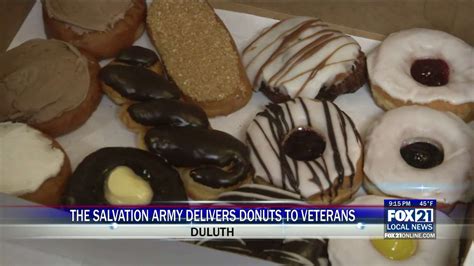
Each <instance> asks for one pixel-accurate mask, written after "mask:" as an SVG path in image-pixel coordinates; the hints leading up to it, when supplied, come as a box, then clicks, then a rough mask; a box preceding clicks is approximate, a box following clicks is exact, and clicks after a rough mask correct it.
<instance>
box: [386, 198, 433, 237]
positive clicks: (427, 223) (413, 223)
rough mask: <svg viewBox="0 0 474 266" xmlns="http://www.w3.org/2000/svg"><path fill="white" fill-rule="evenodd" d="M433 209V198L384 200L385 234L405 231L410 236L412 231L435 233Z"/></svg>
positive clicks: (399, 233) (397, 233)
mask: <svg viewBox="0 0 474 266" xmlns="http://www.w3.org/2000/svg"><path fill="white" fill-rule="evenodd" d="M435 209H436V201H435V200H402V199H387V200H385V202H384V222H385V235H386V236H387V235H390V234H387V233H396V235H397V236H398V235H401V234H402V233H406V236H407V237H410V236H413V233H435V225H436V211H435ZM415 237H416V235H415Z"/></svg>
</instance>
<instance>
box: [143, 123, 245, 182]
mask: <svg viewBox="0 0 474 266" xmlns="http://www.w3.org/2000/svg"><path fill="white" fill-rule="evenodd" d="M145 144H146V146H147V148H148V150H150V151H151V152H153V153H156V154H157V155H159V156H160V157H162V158H164V159H165V160H166V161H167V162H168V163H170V164H172V165H174V166H177V167H194V169H193V170H192V171H191V173H190V175H191V177H192V178H193V180H194V181H196V182H198V183H201V184H203V185H206V186H209V187H213V188H220V187H229V186H232V185H236V184H238V183H239V182H241V181H243V180H244V179H245V178H246V177H247V176H248V174H249V173H250V171H253V168H252V166H251V164H250V158H249V156H250V155H249V150H248V148H247V147H246V146H245V145H244V144H243V143H242V142H240V141H239V140H237V139H236V138H234V137H233V136H231V135H229V134H227V133H224V132H222V131H217V130H209V129H205V128H195V127H187V128H182V127H159V128H152V129H150V130H149V131H148V132H147V133H146V135H145ZM224 167H230V168H229V169H227V170H224V169H223V168H224Z"/></svg>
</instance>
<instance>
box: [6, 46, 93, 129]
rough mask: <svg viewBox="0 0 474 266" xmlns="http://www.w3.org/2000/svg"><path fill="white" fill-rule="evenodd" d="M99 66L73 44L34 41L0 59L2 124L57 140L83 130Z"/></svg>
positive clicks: (12, 50)
mask: <svg viewBox="0 0 474 266" xmlns="http://www.w3.org/2000/svg"><path fill="white" fill-rule="evenodd" d="M98 69H99V66H98V64H97V62H96V61H95V60H93V59H91V58H90V57H88V56H87V55H84V54H82V53H81V52H79V50H78V49H76V48H75V47H74V46H72V45H71V44H68V43H66V42H62V41H58V40H43V39H33V40H30V41H27V42H25V43H23V44H21V45H20V46H18V47H15V48H13V49H11V50H9V51H7V52H5V53H3V54H1V55H0V93H1V94H2V97H0V122H1V121H19V122H25V123H27V124H29V125H32V126H33V127H35V128H38V129H40V130H41V131H43V132H45V133H47V134H49V135H51V136H58V135H62V134H65V133H67V132H70V131H72V130H74V129H76V128H78V127H79V126H81V125H82V124H83V123H85V121H86V120H87V119H88V118H89V117H90V115H91V114H92V113H93V112H94V110H95V109H96V107H97V105H98V104H99V102H100V98H101V93H100V87H99V83H98V80H97V72H98Z"/></svg>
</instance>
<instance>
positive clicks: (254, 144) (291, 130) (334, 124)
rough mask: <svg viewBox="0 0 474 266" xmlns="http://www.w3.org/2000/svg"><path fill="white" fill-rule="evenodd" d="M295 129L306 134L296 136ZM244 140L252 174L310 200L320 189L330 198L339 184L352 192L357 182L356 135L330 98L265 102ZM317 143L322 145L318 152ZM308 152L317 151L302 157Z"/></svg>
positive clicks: (358, 156) (359, 150)
mask: <svg viewBox="0 0 474 266" xmlns="http://www.w3.org/2000/svg"><path fill="white" fill-rule="evenodd" d="M298 134H303V135H304V136H303V135H300V136H303V137H302V138H301V139H298V137H296V138H295V136H297V135H298ZM305 134H308V135H305ZM314 136H318V138H319V139H318V138H316V139H314V138H311V137H314ZM306 137H308V138H306ZM305 138H306V139H305ZM247 141H248V143H249V145H250V148H251V161H252V164H253V166H254V167H255V171H256V176H258V177H260V178H262V179H263V180H264V181H265V182H267V183H271V184H273V185H275V186H277V187H281V188H283V189H286V190H289V191H293V192H297V193H299V194H301V195H302V196H303V197H304V198H307V199H309V200H310V201H313V200H315V201H317V199H315V197H317V196H316V195H319V196H320V195H322V194H326V196H329V198H330V199H329V201H331V199H334V197H337V196H338V195H337V193H338V189H340V188H341V189H346V190H348V191H349V192H350V193H353V192H354V191H356V190H357V188H358V186H360V182H359V181H358V180H359V175H361V169H359V168H362V167H358V165H360V164H361V163H362V162H361V160H362V158H361V157H362V143H361V141H360V137H359V134H358V132H357V130H356V128H355V126H354V124H353V122H352V120H351V119H350V118H349V116H347V115H346V114H345V113H344V112H343V111H341V110H340V109H339V107H337V106H336V105H335V104H333V103H331V102H327V101H318V100H311V99H307V98H296V99H294V100H290V101H287V102H285V103H281V104H269V105H267V108H266V109H265V110H264V111H263V112H261V113H259V114H257V116H256V117H255V119H254V120H253V122H252V123H251V125H250V127H249V128H248V130H247ZM318 143H319V144H321V143H324V145H325V147H324V148H322V149H320V150H319V152H318V151H317V150H318V146H317V145H318ZM293 144H294V145H293ZM319 148H321V147H319ZM290 152H291V153H290ZM312 152H315V153H317V154H316V155H317V156H309V157H306V153H309V154H311V153H312ZM303 155H304V156H303ZM300 156H302V157H300ZM333 190H334V191H335V193H332V192H328V191H333ZM328 194H329V195H328ZM341 194H342V193H341ZM323 201H324V200H323Z"/></svg>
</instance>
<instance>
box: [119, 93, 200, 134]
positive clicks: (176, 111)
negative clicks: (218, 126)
mask: <svg viewBox="0 0 474 266" xmlns="http://www.w3.org/2000/svg"><path fill="white" fill-rule="evenodd" d="M127 111H128V113H129V115H130V117H131V118H132V119H133V120H134V121H135V122H137V123H140V124H142V125H145V126H161V125H168V126H171V127H203V128H209V120H207V115H206V113H205V112H204V110H203V109H202V108H201V107H199V106H197V105H195V104H190V103H185V102H182V101H178V100H168V99H159V100H152V101H149V102H142V103H135V104H132V105H130V106H129V107H128V109H127Z"/></svg>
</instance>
